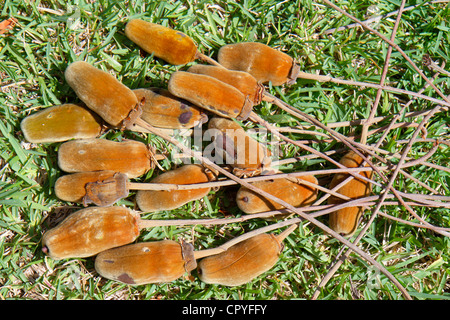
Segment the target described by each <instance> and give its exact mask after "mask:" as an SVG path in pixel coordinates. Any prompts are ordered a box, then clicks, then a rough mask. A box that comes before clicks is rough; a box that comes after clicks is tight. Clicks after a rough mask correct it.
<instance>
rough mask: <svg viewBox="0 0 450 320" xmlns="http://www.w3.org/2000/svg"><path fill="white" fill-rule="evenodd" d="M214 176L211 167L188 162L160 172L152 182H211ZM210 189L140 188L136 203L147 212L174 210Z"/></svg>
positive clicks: (197, 198) (204, 194)
mask: <svg viewBox="0 0 450 320" xmlns="http://www.w3.org/2000/svg"><path fill="white" fill-rule="evenodd" d="M214 178H215V176H214V174H213V173H212V172H211V171H210V170H209V169H206V168H205V167H203V166H201V165H198V164H187V165H184V166H182V167H179V168H177V169H173V170H170V171H166V172H164V173H162V174H160V175H159V176H157V177H155V178H153V179H152V181H151V183H171V184H172V183H173V184H194V183H203V182H209V181H211V180H214ZM210 190H211V188H198V189H190V190H174V191H167V190H164V191H157V190H139V191H138V192H137V193H136V203H137V205H138V207H139V208H140V209H141V210H142V211H145V212H154V211H161V210H173V209H176V208H179V207H181V206H182V205H184V204H186V203H188V202H191V201H194V200H199V199H201V198H203V197H204V196H206V195H207V194H208V193H209V191H210Z"/></svg>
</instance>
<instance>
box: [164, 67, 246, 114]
mask: <svg viewBox="0 0 450 320" xmlns="http://www.w3.org/2000/svg"><path fill="white" fill-rule="evenodd" d="M168 89H169V91H170V93H172V94H173V95H175V96H177V97H179V98H182V99H185V100H188V101H190V102H191V103H193V104H195V105H196V106H199V107H200V108H203V109H205V110H208V111H211V112H212V113H215V114H217V115H219V116H222V117H226V118H237V119H239V120H245V119H247V118H248V116H249V115H250V113H251V111H252V107H253V102H252V101H251V100H250V99H249V98H248V97H246V96H245V95H244V94H243V93H242V92H241V91H239V90H238V89H236V88H235V87H233V86H231V85H229V84H227V83H225V82H222V81H220V80H218V79H216V78H213V77H210V76H207V75H203V74H195V73H191V72H185V71H177V72H174V73H172V75H171V76H170V79H169V84H168Z"/></svg>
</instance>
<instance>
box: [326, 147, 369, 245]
mask: <svg viewBox="0 0 450 320" xmlns="http://www.w3.org/2000/svg"><path fill="white" fill-rule="evenodd" d="M362 162H363V159H362V158H361V157H360V156H359V155H357V154H356V153H355V152H354V151H350V152H348V153H347V154H346V155H345V156H344V157H343V158H342V159H341V160H340V161H339V163H341V164H343V165H344V166H346V167H347V168H356V167H359V166H360V165H361V163H362ZM364 166H365V167H367V166H368V164H367V163H365V164H364ZM359 175H361V176H363V177H366V178H369V179H370V178H371V177H372V171H362V172H360V173H359ZM349 176H350V175H349V174H346V173H336V174H335V175H334V176H333V179H332V180H331V182H330V186H329V189H333V188H334V187H336V186H337V185H338V184H340V183H341V182H343V181H344V180H346V179H347V178H348V177H349ZM336 191H337V192H338V193H340V194H342V195H345V196H347V197H349V198H351V199H357V198H362V197H367V196H369V195H370V193H371V191H372V185H371V184H370V183H369V182H366V181H364V180H360V179H357V178H353V179H352V180H351V181H349V182H347V183H346V184H345V185H344V186H343V187H340V188H339V189H338V190H336ZM344 202H346V200H343V199H341V198H338V197H335V196H330V198H329V199H328V203H329V204H341V203H344ZM362 213H363V208H362V207H347V208H343V209H339V210H337V211H335V212H332V213H330V215H329V224H330V227H331V229H333V230H334V231H336V232H337V233H340V234H342V235H344V236H347V237H350V236H351V235H353V233H354V232H355V231H356V228H357V227H358V223H359V220H360V218H361V215H362Z"/></svg>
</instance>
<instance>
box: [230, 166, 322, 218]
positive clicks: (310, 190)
mask: <svg viewBox="0 0 450 320" xmlns="http://www.w3.org/2000/svg"><path fill="white" fill-rule="evenodd" d="M302 181H307V182H311V183H314V184H318V181H317V179H316V178H315V177H314V176H312V175H310V176H302V177H299V178H296V179H285V178H283V179H270V180H263V181H255V182H251V183H250V184H251V185H252V186H254V187H256V188H259V189H261V190H263V191H265V192H267V193H269V194H271V195H273V196H275V197H277V198H279V199H281V200H283V201H285V202H287V203H289V204H291V205H292V206H294V207H302V206H307V205H310V204H311V203H312V202H313V201H314V200H316V198H317V189H316V188H314V187H311V186H308V185H305V184H302ZM236 203H237V205H238V207H239V209H241V210H242V211H243V212H245V213H247V214H253V213H259V212H266V211H273V210H280V209H284V208H285V207H284V206H283V205H281V204H279V203H278V202H275V201H273V200H270V199H267V198H265V197H263V196H261V195H260V194H258V193H256V192H254V191H252V190H250V189H248V188H246V187H243V186H242V187H241V188H240V189H239V191H238V193H237V195H236Z"/></svg>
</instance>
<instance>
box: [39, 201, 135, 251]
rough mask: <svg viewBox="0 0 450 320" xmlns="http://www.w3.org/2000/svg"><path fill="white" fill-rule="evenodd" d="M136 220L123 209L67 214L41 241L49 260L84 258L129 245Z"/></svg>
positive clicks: (127, 210) (112, 208)
mask: <svg viewBox="0 0 450 320" xmlns="http://www.w3.org/2000/svg"><path fill="white" fill-rule="evenodd" d="M136 219H137V217H136V216H135V215H134V214H133V213H132V211H131V210H129V209H127V208H124V207H107V208H101V207H90V208H86V209H81V210H79V211H76V212H74V213H72V214H70V215H69V216H68V217H67V218H66V219H64V220H63V221H62V222H61V223H60V224H58V225H57V226H56V227H55V228H53V229H50V230H49V231H47V232H46V233H45V234H44V236H43V238H42V250H43V251H44V252H45V253H46V254H48V255H49V256H50V257H51V258H53V259H66V258H84V257H90V256H93V255H96V254H97V253H99V252H101V251H104V250H107V249H110V248H114V247H118V246H122V245H125V244H129V243H131V242H133V241H134V240H135V239H136V238H137V237H138V235H139V227H138V225H137V221H136Z"/></svg>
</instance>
